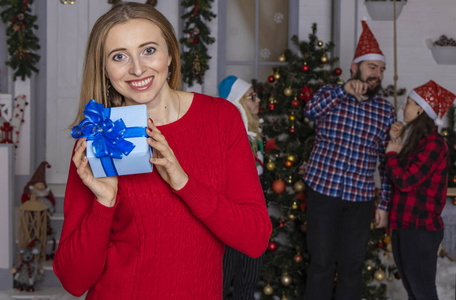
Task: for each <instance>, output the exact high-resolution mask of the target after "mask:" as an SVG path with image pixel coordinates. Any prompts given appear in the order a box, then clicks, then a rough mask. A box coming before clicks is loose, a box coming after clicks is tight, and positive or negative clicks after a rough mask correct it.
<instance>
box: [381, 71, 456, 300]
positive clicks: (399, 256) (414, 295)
mask: <svg viewBox="0 0 456 300" xmlns="http://www.w3.org/2000/svg"><path fill="white" fill-rule="evenodd" d="M455 98H456V96H455V95H454V94H453V93H451V92H449V91H448V90H446V89H445V88H443V87H441V86H440V85H438V84H437V83H435V82H434V81H432V80H431V81H429V82H427V83H425V84H423V85H421V86H419V87H417V88H414V89H413V90H412V91H411V92H410V93H409V95H408V98H407V102H406V103H405V104H404V106H402V110H403V111H404V122H405V123H406V125H405V126H404V125H403V124H402V123H401V122H397V123H394V124H393V126H392V128H391V130H390V137H391V140H390V142H389V143H388V146H387V148H386V167H385V169H386V173H387V175H388V177H389V178H390V180H391V181H392V183H393V190H392V198H391V203H390V212H389V226H390V228H391V230H392V234H391V245H392V248H393V255H394V261H395V263H396V266H397V269H398V271H399V274H400V275H401V278H402V284H403V285H404V287H405V290H406V291H407V294H408V299H417V300H425V299H426V300H437V299H438V296H437V289H436V285H435V277H436V269H437V251H438V248H439V245H440V243H441V242H442V239H443V228H444V227H443V222H442V218H441V217H440V214H441V213H442V210H443V208H444V206H445V202H446V195H447V187H448V172H449V167H450V161H449V150H448V145H447V143H446V142H445V140H444V139H443V138H442V137H441V136H440V135H439V133H438V127H437V126H436V124H439V125H441V124H442V122H441V121H442V120H441V119H442V117H443V116H444V115H445V113H446V112H447V110H448V109H449V108H450V106H451V105H452V104H453V102H454V99H455Z"/></svg>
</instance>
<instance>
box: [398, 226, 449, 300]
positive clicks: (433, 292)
mask: <svg viewBox="0 0 456 300" xmlns="http://www.w3.org/2000/svg"><path fill="white" fill-rule="evenodd" d="M442 239H443V230H437V231H426V230H416V229H398V230H393V232H392V235H391V245H392V246H393V255H394V262H395V263H396V266H397V269H398V271H399V274H400V275H401V277H402V284H403V285H404V288H405V290H406V291H407V294H408V297H409V300H438V299H439V298H438V296H437V289H436V286H435V274H436V271H437V251H438V248H439V245H440V243H441V242H442Z"/></svg>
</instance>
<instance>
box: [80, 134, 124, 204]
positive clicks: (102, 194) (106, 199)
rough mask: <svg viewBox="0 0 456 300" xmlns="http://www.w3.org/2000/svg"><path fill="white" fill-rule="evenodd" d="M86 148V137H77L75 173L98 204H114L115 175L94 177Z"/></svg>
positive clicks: (115, 190) (115, 193)
mask: <svg viewBox="0 0 456 300" xmlns="http://www.w3.org/2000/svg"><path fill="white" fill-rule="evenodd" d="M86 148H87V141H86V138H81V139H79V140H78V141H77V143H76V148H75V150H74V155H73V163H74V165H75V166H76V169H77V173H78V175H79V177H80V178H81V180H82V182H83V183H84V184H85V185H86V186H87V187H88V188H89V189H90V190H91V191H92V193H94V195H95V197H97V200H98V202H100V204H103V205H104V206H108V207H112V206H114V205H115V204H116V197H117V182H118V181H117V176H113V177H100V178H94V177H93V173H92V169H90V166H89V160H88V159H87V156H86Z"/></svg>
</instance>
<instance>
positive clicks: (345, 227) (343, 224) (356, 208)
mask: <svg viewBox="0 0 456 300" xmlns="http://www.w3.org/2000/svg"><path fill="white" fill-rule="evenodd" d="M373 208H374V207H373V201H369V202H350V201H344V200H342V199H341V198H333V197H328V196H326V195H322V194H320V193H317V192H315V191H313V190H311V189H309V191H308V197H307V245H308V248H309V253H310V265H309V270H308V273H307V284H306V295H305V298H304V299H306V300H329V299H331V297H332V292H333V285H334V276H335V271H336V264H337V286H336V299H337V300H343V299H346V300H354V299H361V289H362V269H363V266H364V258H365V255H366V250H367V241H368V240H369V231H370V223H371V221H372V219H373Z"/></svg>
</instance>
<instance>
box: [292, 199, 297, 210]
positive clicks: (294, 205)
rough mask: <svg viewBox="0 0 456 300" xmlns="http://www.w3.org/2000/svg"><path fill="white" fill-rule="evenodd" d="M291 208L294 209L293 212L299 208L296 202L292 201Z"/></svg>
mask: <svg viewBox="0 0 456 300" xmlns="http://www.w3.org/2000/svg"><path fill="white" fill-rule="evenodd" d="M291 208H292V209H294V210H296V209H298V208H299V206H298V202H296V201H293V204H292V205H291Z"/></svg>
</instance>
